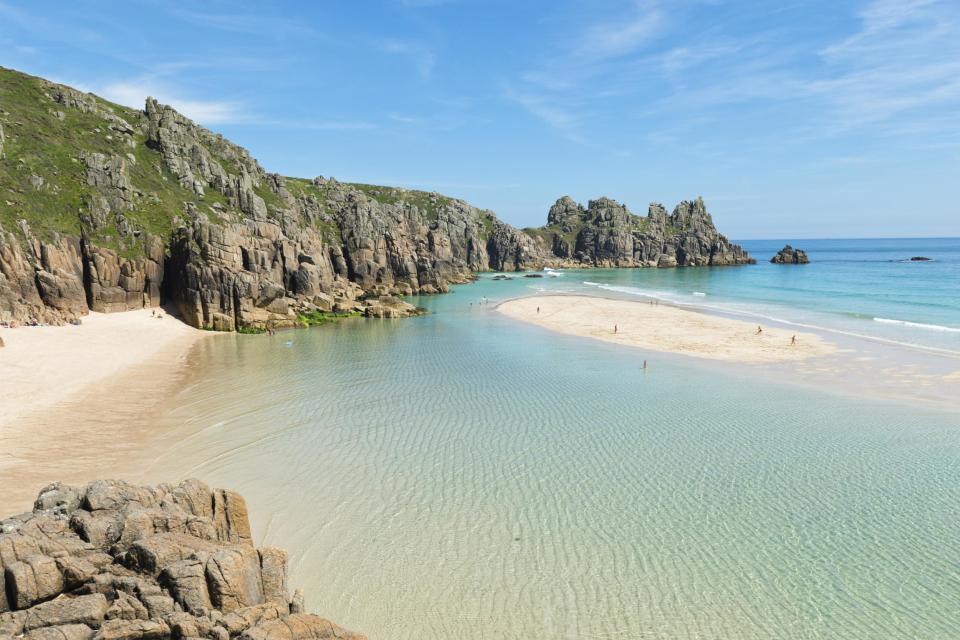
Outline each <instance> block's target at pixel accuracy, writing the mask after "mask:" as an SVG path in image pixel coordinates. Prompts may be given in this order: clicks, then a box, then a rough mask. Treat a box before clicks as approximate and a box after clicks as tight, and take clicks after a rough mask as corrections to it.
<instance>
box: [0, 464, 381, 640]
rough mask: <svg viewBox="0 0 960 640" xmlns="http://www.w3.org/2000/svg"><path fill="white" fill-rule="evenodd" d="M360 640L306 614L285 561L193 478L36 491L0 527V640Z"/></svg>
mask: <svg viewBox="0 0 960 640" xmlns="http://www.w3.org/2000/svg"><path fill="white" fill-rule="evenodd" d="M21 637H22V638H25V639H27V640H166V639H168V638H169V639H171V640H176V639H180V638H183V639H188V638H189V639H194V638H208V639H210V640H229V639H230V638H240V639H241V640H321V639H324V638H338V639H348V640H359V639H362V638H364V636H362V635H360V634H356V633H353V632H350V631H347V630H345V629H342V628H340V627H338V626H337V625H335V624H333V623H332V622H330V621H329V620H325V619H323V618H321V617H319V616H315V615H312V614H308V613H306V612H305V611H304V601H303V593H302V592H301V591H300V590H297V591H295V592H294V594H293V595H292V596H291V594H290V592H289V589H288V585H287V554H286V552H285V551H283V550H282V549H277V548H272V547H263V548H259V549H258V548H255V547H254V545H253V542H252V540H251V534H250V523H249V520H248V517H247V507H246V503H245V502H244V500H243V498H242V497H241V496H240V495H239V494H237V493H234V492H232V491H226V490H223V489H210V488H209V487H207V486H206V485H205V484H203V483H202V482H199V481H197V480H186V481H184V482H182V483H180V484H179V485H166V484H162V485H158V486H156V487H144V486H135V485H131V484H128V483H126V482H122V481H114V480H100V481H96V482H92V483H90V484H88V485H87V486H85V487H70V486H66V485H63V484H60V483H55V484H52V485H49V486H48V487H45V488H44V489H43V490H42V491H41V492H40V495H39V496H38V497H37V500H36V502H35V503H34V509H33V511H32V512H31V513H26V514H22V515H19V516H15V517H12V518H7V519H5V520H0V638H21Z"/></svg>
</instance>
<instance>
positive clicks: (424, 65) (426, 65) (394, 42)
mask: <svg viewBox="0 0 960 640" xmlns="http://www.w3.org/2000/svg"><path fill="white" fill-rule="evenodd" d="M374 46H376V47H377V48H378V49H380V50H381V51H383V52H384V53H389V54H392V55H400V56H406V57H408V58H410V59H411V60H413V61H414V63H415V64H416V67H417V71H418V73H419V74H420V77H421V78H429V77H430V74H431V73H432V72H433V67H434V65H435V64H436V61H437V58H436V55H435V54H434V53H433V50H432V49H431V48H430V47H428V46H426V45H425V44H423V43H421V42H413V41H409V40H400V39H398V38H384V39H382V40H376V41H374Z"/></svg>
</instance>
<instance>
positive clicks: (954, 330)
mask: <svg viewBox="0 0 960 640" xmlns="http://www.w3.org/2000/svg"><path fill="white" fill-rule="evenodd" d="M873 321H874V322H880V323H882V324H896V325H900V326H901V327H912V328H914V329H926V330H927V331H946V332H950V333H960V328H957V327H945V326H943V325H939V324H924V323H923V322H910V321H909V320H896V319H893V318H874V319H873Z"/></svg>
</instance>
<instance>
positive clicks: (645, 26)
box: [577, 1, 663, 59]
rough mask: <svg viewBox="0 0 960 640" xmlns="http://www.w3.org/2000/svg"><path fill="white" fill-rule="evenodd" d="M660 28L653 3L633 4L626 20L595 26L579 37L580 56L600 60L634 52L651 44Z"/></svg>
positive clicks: (660, 17) (658, 10) (659, 19)
mask: <svg viewBox="0 0 960 640" xmlns="http://www.w3.org/2000/svg"><path fill="white" fill-rule="evenodd" d="M662 25H663V14H662V13H661V11H660V9H659V8H658V7H657V6H656V5H655V4H654V3H652V2H640V1H638V2H636V3H635V7H634V11H633V15H631V16H630V17H629V18H627V19H626V20H625V21H616V22H608V23H604V24H597V25H594V26H592V27H590V28H588V29H587V31H586V33H585V34H584V35H583V36H582V37H581V38H580V41H581V44H580V46H579V47H578V48H577V53H578V54H579V55H582V56H585V57H588V58H595V59H603V58H613V57H618V56H623V55H626V54H629V53H633V52H634V51H636V50H637V49H639V48H640V47H642V46H643V45H646V44H648V43H650V42H651V41H652V40H654V39H655V38H656V36H657V35H658V31H659V29H660V28H661V26H662Z"/></svg>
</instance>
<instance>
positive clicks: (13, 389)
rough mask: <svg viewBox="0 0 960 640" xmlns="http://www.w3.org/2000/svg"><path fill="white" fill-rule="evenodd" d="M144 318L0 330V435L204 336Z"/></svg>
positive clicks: (138, 314) (100, 317) (136, 314)
mask: <svg viewBox="0 0 960 640" xmlns="http://www.w3.org/2000/svg"><path fill="white" fill-rule="evenodd" d="M150 313H151V312H150V310H149V309H145V310H138V311H128V312H125V313H111V314H103V313H91V314H89V315H88V316H86V317H85V318H83V324H82V325H80V326H72V325H67V326H63V327H20V328H17V329H0V338H3V342H4V343H5V345H6V346H5V347H3V348H0V432H2V430H3V428H4V427H5V426H6V425H9V424H12V423H13V422H15V421H17V420H18V419H20V418H22V417H23V416H25V415H27V414H31V413H36V412H38V411H42V410H50V409H52V408H55V407H56V405H58V404H61V403H64V402H68V401H69V400H70V399H71V398H73V397H75V396H77V395H80V394H86V393H89V392H90V391H92V390H95V388H96V386H97V385H98V384H99V383H103V382H104V381H106V380H108V379H116V378H117V377H118V376H122V375H124V374H129V375H134V376H135V375H136V374H137V372H138V370H139V369H141V368H142V367H143V366H145V365H146V364H148V363H149V361H150V360H151V359H156V358H158V357H164V358H167V357H170V356H175V355H176V354H185V353H186V352H187V351H188V350H189V348H190V346H192V345H193V343H194V342H195V341H196V340H199V339H202V338H204V337H205V336H208V335H209V334H208V333H207V332H204V331H199V330H197V329H194V328H192V327H190V326H188V325H186V324H184V323H182V322H180V321H179V320H177V319H175V318H173V317H172V316H169V315H167V314H164V317H163V319H158V318H154V317H151V315H150ZM174 360H175V358H174Z"/></svg>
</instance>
